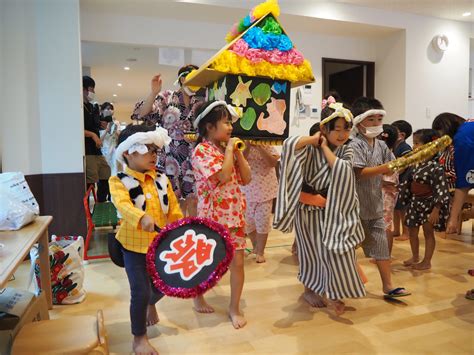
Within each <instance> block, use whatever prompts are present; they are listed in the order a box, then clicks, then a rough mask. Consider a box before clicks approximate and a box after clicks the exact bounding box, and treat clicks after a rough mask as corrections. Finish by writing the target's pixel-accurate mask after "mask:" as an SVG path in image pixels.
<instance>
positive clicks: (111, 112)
mask: <svg viewBox="0 0 474 355" xmlns="http://www.w3.org/2000/svg"><path fill="white" fill-rule="evenodd" d="M102 115H103V116H104V117H109V116H113V115H114V111H113V110H109V109H106V110H104V111H102Z"/></svg>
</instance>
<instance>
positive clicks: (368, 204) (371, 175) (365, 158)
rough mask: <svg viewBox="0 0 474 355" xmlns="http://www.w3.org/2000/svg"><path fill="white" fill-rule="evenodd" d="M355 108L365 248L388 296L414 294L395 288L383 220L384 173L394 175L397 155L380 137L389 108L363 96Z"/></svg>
mask: <svg viewBox="0 0 474 355" xmlns="http://www.w3.org/2000/svg"><path fill="white" fill-rule="evenodd" d="M352 111H353V112H354V115H356V117H355V118H354V126H355V131H356V132H357V135H356V136H355V137H354V139H353V140H352V141H351V142H350V143H349V146H351V147H352V148H353V149H354V170H355V173H356V177H357V179H356V180H357V194H358V195H359V200H360V219H361V221H362V225H363V227H364V231H365V239H364V242H363V243H362V248H363V249H364V253H365V255H366V256H367V257H371V258H373V259H375V263H376V265H377V267H378V270H379V273H380V277H381V279H382V289H383V292H384V297H385V298H394V297H404V296H408V295H409V294H410V293H409V292H408V291H407V290H405V288H403V287H396V288H394V287H393V285H392V279H391V266H390V253H389V248H388V242H387V236H386V233H385V222H384V219H383V196H382V175H384V174H386V175H390V174H392V172H391V171H390V169H389V168H388V163H389V162H390V161H391V160H393V159H394V156H393V154H392V152H391V151H390V149H388V147H387V145H386V144H385V143H383V142H382V141H380V140H378V139H376V137H377V136H378V135H380V134H381V133H382V132H383V128H382V121H383V118H384V117H385V114H386V113H385V111H384V109H383V106H382V104H381V103H380V101H378V100H376V99H373V98H368V97H361V98H359V99H357V100H356V101H355V102H354V104H353V106H352Z"/></svg>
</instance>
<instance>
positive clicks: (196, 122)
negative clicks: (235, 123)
mask: <svg viewBox="0 0 474 355" xmlns="http://www.w3.org/2000/svg"><path fill="white" fill-rule="evenodd" d="M217 106H225V107H227V109H228V110H229V113H230V115H231V116H233V117H239V114H238V113H237V111H236V110H235V109H234V108H233V107H232V106H231V105H228V104H227V102H225V101H214V102H213V103H212V104H210V105H209V106H207V107H206V109H205V110H204V111H203V112H201V113H200V114H199V116H197V117H196V119H195V120H194V128H195V129H197V128H198V125H199V122H200V121H201V120H202V119H203V118H204V117H206V115H207V114H208V113H209V112H211V110H212V109H213V108H214V107H217Z"/></svg>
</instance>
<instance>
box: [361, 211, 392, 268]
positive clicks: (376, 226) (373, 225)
mask: <svg viewBox="0 0 474 355" xmlns="http://www.w3.org/2000/svg"><path fill="white" fill-rule="evenodd" d="M361 222H362V226H363V227H364V233H365V239H364V241H363V242H362V249H364V254H365V256H366V257H369V258H374V259H375V260H390V252H389V250H388V241H387V234H386V233H385V221H384V219H383V218H379V219H370V220H361Z"/></svg>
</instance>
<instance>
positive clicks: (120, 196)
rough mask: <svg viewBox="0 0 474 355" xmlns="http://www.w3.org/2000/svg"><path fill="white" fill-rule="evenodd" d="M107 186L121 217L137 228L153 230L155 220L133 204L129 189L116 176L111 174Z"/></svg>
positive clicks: (147, 230)
mask: <svg viewBox="0 0 474 355" xmlns="http://www.w3.org/2000/svg"><path fill="white" fill-rule="evenodd" d="M109 187H110V194H111V196H112V200H113V202H114V205H115V207H116V208H117V210H118V211H119V212H120V214H121V215H122V219H123V220H125V221H127V222H128V223H130V224H131V225H132V226H135V227H136V228H137V229H142V230H144V231H146V232H154V230H155V221H154V220H153V217H151V216H149V215H147V214H145V211H143V210H141V209H139V208H136V207H135V206H134V205H133V203H132V200H130V193H129V191H128V190H127V188H126V187H125V186H124V185H123V183H122V181H121V180H120V179H119V178H118V177H117V176H112V177H111V178H110V179H109Z"/></svg>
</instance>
